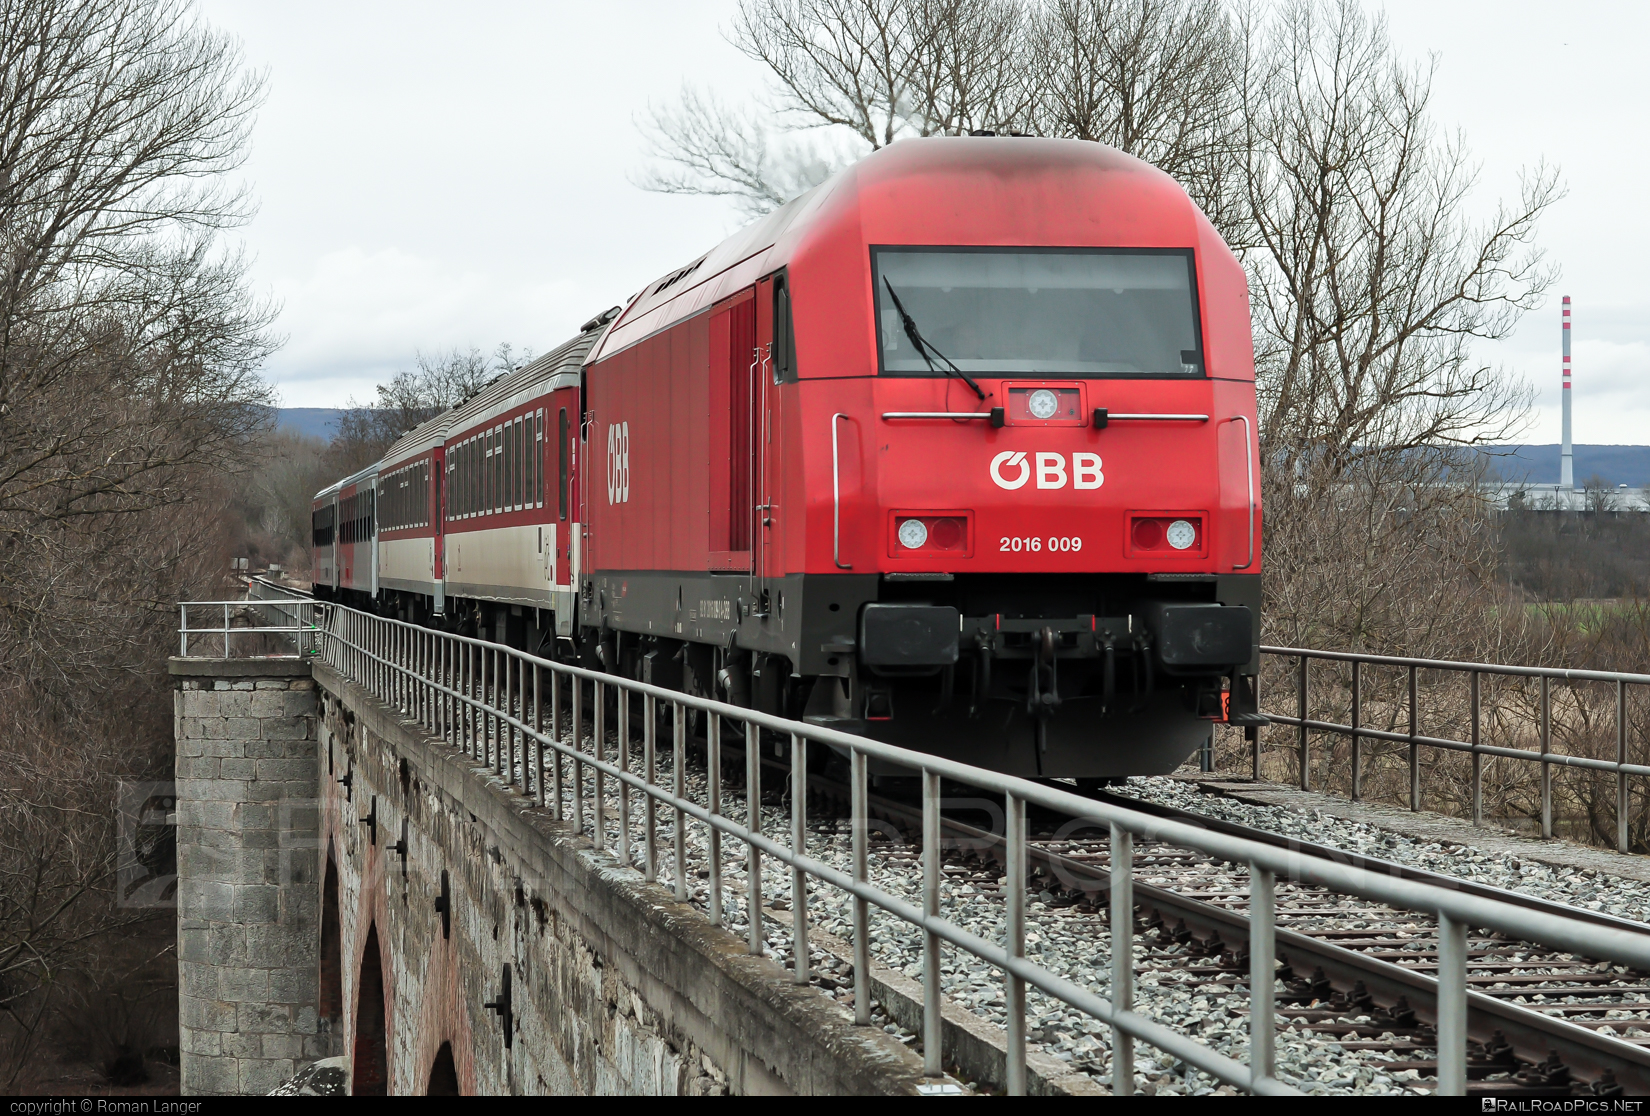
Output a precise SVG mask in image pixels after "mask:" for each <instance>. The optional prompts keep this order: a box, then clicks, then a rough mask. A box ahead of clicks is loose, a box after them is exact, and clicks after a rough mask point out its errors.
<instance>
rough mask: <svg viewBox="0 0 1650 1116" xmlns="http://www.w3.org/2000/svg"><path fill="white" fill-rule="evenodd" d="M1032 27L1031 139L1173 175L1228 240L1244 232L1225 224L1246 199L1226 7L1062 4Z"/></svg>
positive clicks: (1105, 1) (1167, 1)
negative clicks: (1110, 154)
mask: <svg viewBox="0 0 1650 1116" xmlns="http://www.w3.org/2000/svg"><path fill="white" fill-rule="evenodd" d="M1031 21H1032V27H1031V32H1030V40H1031V42H1032V44H1033V47H1032V50H1031V52H1030V55H1029V58H1028V60H1027V62H1028V67H1029V70H1030V74H1028V77H1027V79H1026V80H1027V84H1028V85H1030V86H1031V87H1032V88H1033V89H1034V90H1035V97H1034V101H1033V114H1032V116H1031V118H1030V120H1029V121H1028V130H1030V131H1033V132H1035V133H1037V134H1039V135H1047V136H1064V137H1070V138H1073V139H1082V140H1094V141H1096V142H1099V143H1104V144H1108V145H1110V146H1112V147H1115V148H1117V149H1118V150H1119V151H1126V152H1128V153H1129V154H1131V155H1136V156H1138V157H1140V158H1141V159H1144V160H1145V161H1146V162H1148V163H1151V164H1152V165H1154V166H1156V167H1158V168H1159V169H1161V170H1163V171H1166V172H1167V173H1169V174H1171V175H1173V176H1174V177H1175V179H1176V180H1177V181H1179V182H1180V183H1181V185H1183V186H1184V187H1185V188H1186V191H1187V193H1189V194H1190V195H1191V197H1192V199H1193V200H1194V201H1196V202H1197V203H1198V204H1199V206H1201V207H1202V209H1203V211H1204V212H1205V213H1206V214H1208V215H1209V218H1210V220H1212V221H1213V222H1214V223H1215V225H1216V227H1217V228H1220V229H1221V230H1222V231H1223V232H1226V233H1227V234H1228V239H1229V240H1232V239H1233V237H1232V235H1231V234H1232V232H1233V231H1234V230H1235V229H1241V228H1242V227H1243V225H1242V222H1241V221H1240V220H1233V219H1229V218H1228V216H1227V215H1228V211H1230V210H1232V209H1233V208H1234V207H1235V205H1236V203H1237V200H1238V194H1239V186H1238V183H1239V178H1240V176H1239V175H1238V174H1237V173H1236V171H1237V169H1238V168H1239V167H1240V165H1241V159H1240V158H1239V156H1238V152H1237V147H1238V144H1239V143H1240V142H1241V138H1242V137H1241V132H1242V121H1241V116H1240V112H1241V108H1242V105H1241V103H1240V100H1239V97H1238V82H1237V76H1238V63H1239V59H1240V58H1241V56H1242V50H1241V38H1240V29H1239V27H1238V26H1237V25H1236V24H1235V22H1234V20H1233V18H1232V16H1231V15H1230V14H1229V13H1228V12H1227V9H1226V5H1224V4H1223V3H1221V0H1054V2H1053V3H1050V4H1047V5H1045V6H1043V7H1040V8H1037V9H1033V12H1032V16H1031ZM1032 74H1034V75H1035V76H1031V75H1032Z"/></svg>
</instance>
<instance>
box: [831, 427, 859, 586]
mask: <svg viewBox="0 0 1650 1116" xmlns="http://www.w3.org/2000/svg"><path fill="white" fill-rule="evenodd" d="M847 417H848V416H847V415H845V414H843V413H842V412H841V411H838V412H837V413H836V414H834V415H832V416H831V560H832V561H834V562H835V563H836V568H837V569H839V570H851V569H853V568H854V567H853V563H851V562H844V561H843V560H842V469H841V466H840V463H839V459H838V456H837V444H836V420H837V419H845V418H847Z"/></svg>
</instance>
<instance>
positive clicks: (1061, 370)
mask: <svg viewBox="0 0 1650 1116" xmlns="http://www.w3.org/2000/svg"><path fill="white" fill-rule="evenodd" d="M872 270H873V278H874V281H875V284H876V290H877V326H878V338H879V341H880V346H881V352H880V356H881V367H882V372H883V374H884V375H893V376H938V375H946V374H947V372H946V371H945V369H944V368H943V365H944V363H945V361H937V360H931V359H929V358H930V357H932V356H934V355H936V354H938V355H940V356H943V357H944V358H946V360H947V361H949V362H951V363H953V364H954V365H955V367H956V368H957V369H959V370H960V371H962V372H965V373H969V374H977V375H1017V374H1033V375H1037V376H1072V377H1086V376H1200V375H1202V374H1203V358H1202V345H1201V343H1200V341H1199V336H1198V326H1197V299H1196V285H1195V279H1194V272H1193V268H1192V253H1191V252H1190V251H1189V250H1188V251H1178V250H1169V251H1144V250H1140V249H1130V250H1124V251H1112V250H1106V249H1081V248H1058V249H1026V248H1006V249H1005V248H877V249H873V252H872ZM901 308H903V315H902V313H901ZM907 315H908V316H909V318H910V321H911V322H912V323H913V324H914V325H915V327H916V330H918V331H920V332H919V333H918V334H917V337H919V338H920V339H921V341H922V342H923V344H922V345H918V344H916V343H915V341H914V339H913V336H912V332H911V331H910V330H907V329H906V328H904V322H905V316H907ZM924 348H927V349H928V354H927V355H925V354H924V352H923V349H924Z"/></svg>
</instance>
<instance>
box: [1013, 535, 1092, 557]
mask: <svg viewBox="0 0 1650 1116" xmlns="http://www.w3.org/2000/svg"><path fill="white" fill-rule="evenodd" d="M997 549H998V550H999V551H1001V552H1004V553H1013V554H1020V553H1023V552H1026V551H1030V552H1031V553H1033V554H1036V553H1038V552H1039V551H1043V550H1049V551H1056V552H1061V553H1064V552H1069V551H1078V550H1082V549H1083V540H1082V539H1081V538H1080V537H1078V536H1076V535H1072V536H1066V535H1050V536H1049V537H1048V538H1046V539H1045V538H1041V537H1040V536H1037V535H1033V536H1031V537H1030V538H1017V537H1011V536H1009V535H1004V536H1003V537H1002V539H1001V541H1000V543H999V545H998V547H997Z"/></svg>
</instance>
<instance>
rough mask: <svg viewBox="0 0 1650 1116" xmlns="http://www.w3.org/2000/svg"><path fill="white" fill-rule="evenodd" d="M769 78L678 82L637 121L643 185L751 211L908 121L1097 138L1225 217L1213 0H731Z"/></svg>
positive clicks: (1228, 174) (1221, 16) (1229, 160)
mask: <svg viewBox="0 0 1650 1116" xmlns="http://www.w3.org/2000/svg"><path fill="white" fill-rule="evenodd" d="M729 37H730V39H731V40H732V41H733V43H734V45H735V46H737V47H738V48H739V49H740V50H741V51H743V52H744V53H745V54H746V55H748V56H749V57H751V58H752V59H754V60H756V61H757V62H760V63H761V64H762V65H763V66H765V67H766V68H767V70H768V72H769V74H770V75H771V77H772V79H773V91H772V93H771V96H770V98H769V100H768V101H766V102H763V103H760V104H756V105H751V106H745V107H731V106H729V105H727V104H726V103H725V102H723V101H722V100H720V99H718V98H717V97H716V96H715V95H713V94H710V93H705V92H701V91H699V90H697V89H694V88H692V87H686V88H684V90H683V93H682V95H681V98H680V99H679V101H678V103H676V104H675V105H672V106H654V107H653V108H652V109H650V111H649V114H648V116H647V118H646V120H645V121H644V122H643V123H642V128H643V131H644V132H645V133H646V134H647V137H648V139H649V145H650V148H651V153H652V155H653V156H654V159H655V163H654V165H653V166H652V167H651V168H649V169H648V170H646V171H645V172H643V173H642V174H641V175H640V176H639V177H638V179H637V183H638V185H641V186H642V187H643V188H645V189H650V190H659V191H663V192H667V193H688V194H710V195H721V196H727V197H730V198H732V199H734V200H735V203H736V204H737V205H738V206H739V207H740V209H741V210H742V211H743V212H744V213H745V214H746V215H748V216H759V215H761V214H763V213H766V212H768V211H770V210H772V209H775V208H777V207H778V206H780V205H782V204H784V203H785V202H787V201H789V200H790V199H791V198H793V197H796V196H797V195H799V194H801V193H803V192H804V191H806V190H807V189H809V188H811V187H812V186H814V185H817V184H818V183H819V182H822V181H824V179H825V178H826V177H827V176H828V175H830V174H831V173H832V172H833V171H835V170H837V169H839V168H840V167H843V166H846V165H848V164H849V163H851V162H853V161H854V160H855V159H857V158H859V157H861V156H863V155H865V154H866V153H868V152H870V151H873V150H876V149H877V148H881V147H885V146H887V145H888V144H890V143H893V142H894V141H895V140H897V139H900V138H902V137H907V136H931V135H946V134H949V135H958V134H966V133H970V132H982V131H983V132H1010V133H1014V134H1024V135H1047V136H1059V137H1070V138H1076V139H1086V140H1096V141H1099V142H1102V143H1107V144H1110V145H1112V146H1114V147H1117V148H1118V149H1120V150H1123V151H1127V152H1129V153H1130V154H1134V155H1139V156H1140V157H1141V158H1143V159H1146V160H1147V161H1149V162H1153V163H1155V164H1157V165H1159V166H1161V167H1163V168H1164V169H1165V170H1167V171H1169V172H1170V173H1171V174H1174V175H1175V176H1176V177H1177V178H1179V179H1180V180H1181V181H1182V182H1183V183H1184V184H1185V185H1186V187H1187V189H1188V190H1189V191H1190V192H1191V194H1192V197H1193V198H1194V199H1196V200H1197V201H1198V203H1199V204H1200V205H1202V206H1203V207H1204V209H1205V211H1206V212H1208V213H1209V214H1210V215H1211V218H1212V219H1214V220H1216V222H1217V224H1220V225H1221V227H1222V228H1224V227H1225V225H1224V223H1223V222H1224V214H1225V213H1226V211H1227V209H1228V208H1230V206H1231V203H1232V202H1233V200H1234V199H1235V198H1236V197H1237V196H1238V190H1237V189H1236V186H1235V176H1234V173H1233V172H1234V170H1235V169H1236V167H1237V166H1238V161H1237V160H1235V159H1234V158H1233V154H1232V152H1233V145H1234V143H1235V142H1236V136H1237V133H1238V131H1239V123H1238V119H1237V108H1238V107H1239V106H1238V98H1237V95H1236V89H1237V85H1236V80H1235V66H1236V62H1237V59H1238V58H1239V57H1240V55H1241V51H1240V50H1239V46H1238V33H1237V28H1236V26H1235V25H1234V23H1233V21H1232V19H1231V18H1230V17H1229V16H1228V15H1227V14H1226V12H1225V10H1224V9H1223V7H1222V6H1221V4H1220V0H1052V2H1041V3H1040V2H1038V0H768V2H763V0H743V2H742V3H741V5H740V8H739V14H738V16H737V17H736V18H735V20H734V24H733V27H732V29H731V31H730V35H729Z"/></svg>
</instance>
